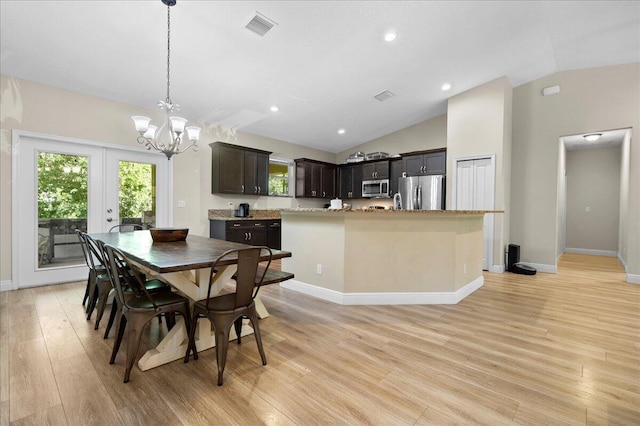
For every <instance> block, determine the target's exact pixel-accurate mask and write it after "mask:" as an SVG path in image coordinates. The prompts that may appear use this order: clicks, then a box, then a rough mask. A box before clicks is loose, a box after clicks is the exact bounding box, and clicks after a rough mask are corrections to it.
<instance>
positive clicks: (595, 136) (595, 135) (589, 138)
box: [583, 133, 602, 142]
mask: <svg viewBox="0 0 640 426" xmlns="http://www.w3.org/2000/svg"><path fill="white" fill-rule="evenodd" d="M600 136H602V133H591V134H590V135H584V136H583V137H584V138H585V139H586V140H587V142H595V141H597V140H598V139H600Z"/></svg>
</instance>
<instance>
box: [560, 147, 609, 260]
mask: <svg viewBox="0 0 640 426" xmlns="http://www.w3.org/2000/svg"><path fill="white" fill-rule="evenodd" d="M620 157H621V155H620V147H619V146H616V147H608V148H592V149H581V150H574V151H568V152H567V155H566V161H567V163H566V164H567V212H566V214H567V219H566V226H567V229H566V232H567V240H566V247H567V251H570V250H571V249H582V250H593V251H607V252H611V253H617V251H618V224H619V217H620ZM587 209H588V210H589V211H588V212H587V211H586V210H587Z"/></svg>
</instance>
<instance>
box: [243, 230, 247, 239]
mask: <svg viewBox="0 0 640 426" xmlns="http://www.w3.org/2000/svg"><path fill="white" fill-rule="evenodd" d="M244 240H245V241H247V233H246V232H245V233H244Z"/></svg>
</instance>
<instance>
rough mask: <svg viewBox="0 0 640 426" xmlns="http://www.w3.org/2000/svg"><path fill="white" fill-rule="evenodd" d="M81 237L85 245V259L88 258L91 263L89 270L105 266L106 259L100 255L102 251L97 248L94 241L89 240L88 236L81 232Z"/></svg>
mask: <svg viewBox="0 0 640 426" xmlns="http://www.w3.org/2000/svg"><path fill="white" fill-rule="evenodd" d="M82 236H83V237H84V241H85V242H86V244H87V257H88V258H89V263H91V266H90V267H91V268H92V269H95V268H96V266H98V265H105V266H106V265H107V259H105V257H104V256H103V254H102V250H101V249H100V247H98V243H97V242H96V240H94V239H93V238H91V236H90V235H89V234H87V233H86V232H83V234H82Z"/></svg>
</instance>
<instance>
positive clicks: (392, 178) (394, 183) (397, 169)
mask: <svg viewBox="0 0 640 426" xmlns="http://www.w3.org/2000/svg"><path fill="white" fill-rule="evenodd" d="M400 177H402V160H401V159H397V160H391V161H390V162H389V196H390V197H393V196H394V195H395V194H396V192H398V178H400Z"/></svg>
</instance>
